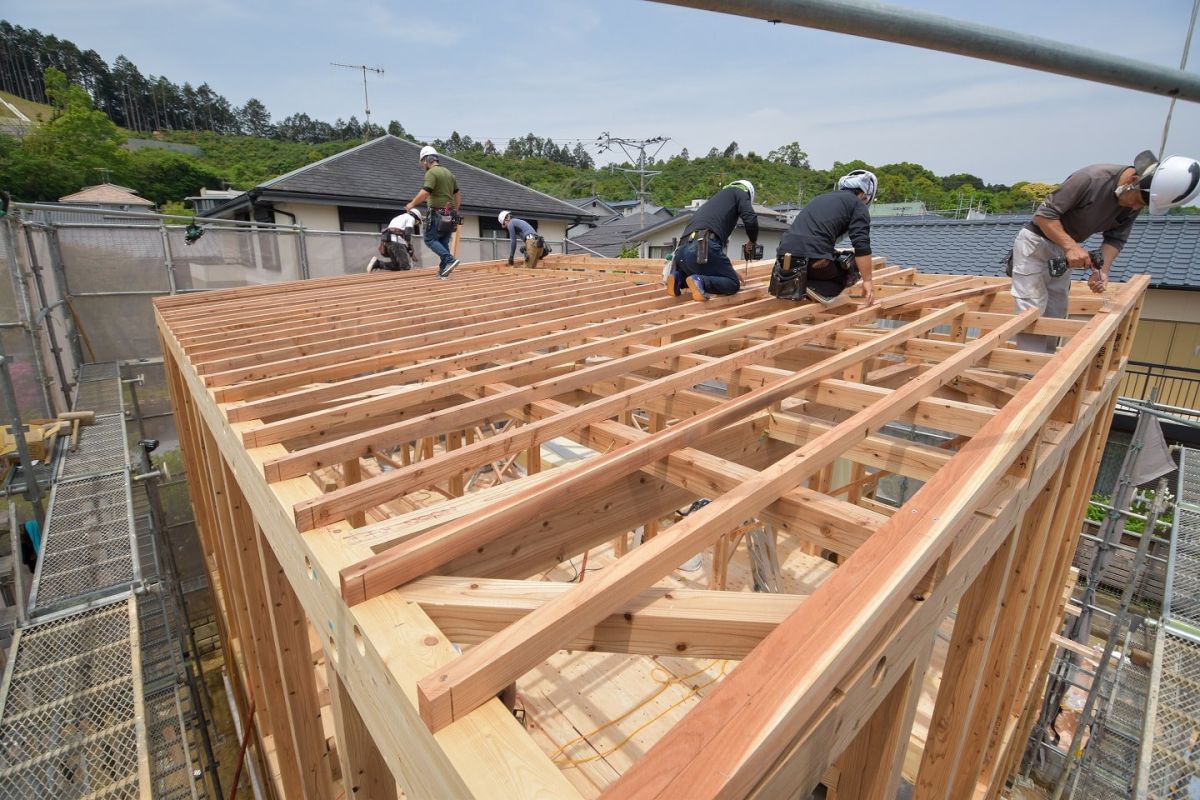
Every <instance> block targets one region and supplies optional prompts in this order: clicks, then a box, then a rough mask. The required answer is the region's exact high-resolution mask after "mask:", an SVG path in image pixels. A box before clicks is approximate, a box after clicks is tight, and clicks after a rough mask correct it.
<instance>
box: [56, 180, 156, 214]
mask: <svg viewBox="0 0 1200 800" xmlns="http://www.w3.org/2000/svg"><path fill="white" fill-rule="evenodd" d="M58 202H60V203H66V204H67V205H73V206H87V207H88V208H103V209H105V210H107V211H153V210H154V203H153V201H151V200H147V199H146V198H144V197H138V195H137V192H135V191H134V190H133V189H130V188H128V187H126V186H117V185H116V184H115V183H101V184H98V185H96V186H85V187H84V188H82V189H80V190H79V191H78V192H75V193H73V194H68V195H66V196H64V197H60V198H58Z"/></svg>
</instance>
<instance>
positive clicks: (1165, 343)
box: [871, 212, 1200, 408]
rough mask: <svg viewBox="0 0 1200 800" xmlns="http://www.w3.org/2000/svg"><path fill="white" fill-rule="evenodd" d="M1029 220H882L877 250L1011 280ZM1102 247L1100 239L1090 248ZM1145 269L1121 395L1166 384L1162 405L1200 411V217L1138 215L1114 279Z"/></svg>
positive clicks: (956, 271)
mask: <svg viewBox="0 0 1200 800" xmlns="http://www.w3.org/2000/svg"><path fill="white" fill-rule="evenodd" d="M872 213H873V212H872ZM1028 220H1029V215H1028V214H1020V215H1005V216H999V217H989V218H987V219H983V220H927V219H926V220H916V219H907V220H905V219H883V220H875V221H873V223H872V225H871V249H872V250H873V251H874V252H875V253H876V254H878V255H881V256H884V257H886V258H887V260H888V263H890V264H899V265H901V266H914V267H918V268H919V269H920V270H921V271H923V272H936V273H943V274H949V275H988V276H993V277H997V276H998V277H1003V276H1004V267H1003V265H1002V261H1003V259H1004V257H1005V256H1006V255H1007V253H1008V251H1009V248H1011V247H1012V244H1013V239H1014V238H1015V237H1016V235H1017V231H1019V230H1020V229H1021V226H1022V225H1024V224H1025V222H1027V221H1028ZM1099 246H1100V236H1099V235H1097V236H1093V237H1092V238H1091V239H1089V240H1088V241H1087V242H1085V243H1084V247H1086V248H1087V249H1089V250H1091V249H1095V248H1098V247H1099ZM1142 272H1145V273H1149V274H1150V276H1151V279H1150V289H1149V291H1148V292H1147V294H1146V301H1145V304H1144V305H1143V306H1142V314H1141V322H1140V323H1139V324H1138V330H1137V335H1136V336H1135V338H1134V343H1133V350H1132V351H1131V353H1130V364H1129V369H1128V373H1127V377H1126V379H1125V383H1124V384H1123V385H1122V387H1121V394H1123V395H1125V396H1131V397H1136V398H1138V399H1144V398H1145V397H1147V396H1148V394H1149V389H1150V387H1152V386H1158V387H1159V390H1160V396H1159V402H1160V403H1164V404H1167V405H1174V406H1180V407H1186V408H1200V295H1198V294H1196V292H1197V291H1198V290H1200V216H1191V215H1170V216H1166V217H1150V216H1148V215H1145V214H1143V215H1142V216H1140V217H1138V219H1137V220H1136V221H1135V222H1134V224H1133V231H1132V233H1131V234H1130V236H1129V242H1128V244H1126V246H1125V248H1124V249H1123V250H1122V251H1121V255H1120V256H1119V257H1118V258H1117V260H1116V261H1115V262H1114V263H1113V270H1112V276H1111V277H1112V280H1114V281H1126V280H1129V279H1130V278H1131V277H1132V276H1134V275H1135V274H1138V273H1142ZM1076 275H1078V276H1080V277H1082V276H1083V275H1084V273H1082V272H1078V273H1076Z"/></svg>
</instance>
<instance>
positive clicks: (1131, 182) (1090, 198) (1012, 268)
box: [1007, 150, 1200, 353]
mask: <svg viewBox="0 0 1200 800" xmlns="http://www.w3.org/2000/svg"><path fill="white" fill-rule="evenodd" d="M1198 193H1200V162H1197V161H1196V159H1194V158H1187V157H1186V156H1171V157H1170V158H1167V159H1165V160H1164V161H1162V163H1159V162H1158V160H1157V158H1156V156H1155V155H1154V153H1152V152H1151V151H1149V150H1143V151H1142V152H1141V153H1138V155H1137V157H1136V158H1134V160H1133V165H1132V166H1127V165H1125V164H1092V165H1091V166H1087V167H1083V168H1082V169H1078V170H1076V171H1075V172H1073V173H1071V175H1070V176H1069V177H1068V178H1067V179H1066V180H1065V181H1063V182H1062V185H1061V186H1059V187H1058V188H1057V189H1055V190H1054V191H1053V192H1051V193H1050V194H1049V195H1047V196H1046V199H1045V200H1044V201H1043V202H1042V204H1041V205H1040V206H1038V210H1037V211H1035V212H1034V213H1033V219H1031V220H1030V221H1029V222H1027V223H1025V227H1023V228H1021V231H1020V232H1019V233H1018V234H1017V238H1016V241H1015V242H1013V249H1012V251H1011V252H1010V253H1009V256H1008V259H1009V260H1008V269H1007V272H1008V274H1009V275H1010V276H1012V296H1013V301H1014V303H1015V305H1016V307H1017V311H1018V312H1021V311H1025V310H1026V309H1030V308H1036V309H1038V310H1039V311H1040V312H1041V313H1042V316H1045V317H1057V318H1059V319H1061V318H1063V317H1066V316H1067V306H1068V300H1069V296H1070V293H1071V270H1073V269H1086V270H1089V272H1088V287H1089V288H1090V289H1091V290H1092V291H1093V292H1096V293H1097V294H1100V293H1103V292H1104V290H1105V288H1106V287H1107V286H1108V276H1109V272H1110V270H1111V269H1112V263H1113V261H1114V260H1116V257H1117V255H1118V254H1120V252H1121V248H1122V247H1124V245H1125V242H1126V241H1128V240H1129V232H1130V230H1131V229H1132V228H1133V221H1134V219H1136V218H1137V215H1138V214H1139V213H1141V210H1142V209H1143V208H1146V207H1147V206H1149V208H1150V213H1151V214H1165V213H1167V210H1168V209H1171V208H1175V207H1177V206H1182V205H1186V204H1187V203H1189V202H1191V200H1192V199H1193V198H1195V197H1196V195H1197V194H1198ZM1096 233H1099V234H1102V235H1103V237H1104V238H1103V240H1102V242H1101V244H1100V249H1099V250H1094V251H1092V252H1090V253H1089V252H1088V251H1087V250H1085V249H1084V248H1083V247H1082V246H1081V243H1082V242H1084V241H1086V240H1087V238H1088V237H1089V236H1091V235H1093V234H1096ZM1016 342H1017V347H1019V348H1020V349H1022V350H1029V351H1033V352H1050V353H1053V352H1054V350H1055V347H1056V346H1057V343H1058V339H1057V337H1053V336H1043V335H1041V334H1036V333H1019V334H1017V337H1016Z"/></svg>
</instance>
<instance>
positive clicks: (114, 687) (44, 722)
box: [0, 598, 140, 800]
mask: <svg viewBox="0 0 1200 800" xmlns="http://www.w3.org/2000/svg"><path fill="white" fill-rule="evenodd" d="M135 608H136V605H135V603H134V601H133V598H127V599H124V600H121V601H118V602H115V603H110V604H108V605H104V606H100V607H97V608H91V609H87V610H84V611H81V612H79V613H76V614H73V615H70V616H67V617H63V618H61V619H56V620H53V621H50V622H44V623H38V624H35V625H32V626H29V627H27V628H23V629H22V630H21V631H20V634H19V639H18V641H17V644H16V647H15V651H14V653H13V654H12V658H13V664H12V671H11V674H10V675H9V677H8V680H7V683H6V685H5V695H4V698H5V699H4V713H3V717H2V718H0V800H9V799H10V798H11V799H12V800H26V799H27V798H42V797H46V798H50V797H52V798H56V800H59V799H62V800H72V799H73V798H82V797H104V798H136V797H138V796H139V786H138V784H139V779H138V728H137V715H138V705H139V698H140V687H137V686H135V685H134V680H133V676H134V671H133V662H132V659H133V650H132V638H131V630H132V628H131V626H132V625H133V624H134V614H135Z"/></svg>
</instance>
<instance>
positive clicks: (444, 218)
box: [434, 207, 462, 236]
mask: <svg viewBox="0 0 1200 800" xmlns="http://www.w3.org/2000/svg"><path fill="white" fill-rule="evenodd" d="M434 216H435V217H436V218H437V223H436V224H437V232H438V235H439V236H445V235H446V234H448V233H454V229H455V228H457V227H458V223H459V222H460V221H461V219H462V218H461V217H459V216H458V213H457V212H455V211H454V209H452V208H449V207H447V208H444V209H442V210H441V211H438V212H437V213H436V214H435V215H434Z"/></svg>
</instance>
